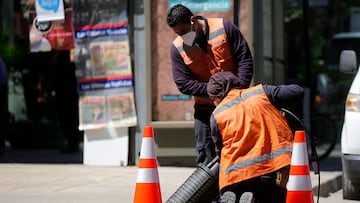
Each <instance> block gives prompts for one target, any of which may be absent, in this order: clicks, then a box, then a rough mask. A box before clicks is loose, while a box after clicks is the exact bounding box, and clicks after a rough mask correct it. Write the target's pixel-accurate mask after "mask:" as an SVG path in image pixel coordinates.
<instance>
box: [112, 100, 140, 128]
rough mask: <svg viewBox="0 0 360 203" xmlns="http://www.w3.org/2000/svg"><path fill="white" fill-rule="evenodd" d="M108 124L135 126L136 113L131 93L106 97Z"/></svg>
mask: <svg viewBox="0 0 360 203" xmlns="http://www.w3.org/2000/svg"><path fill="white" fill-rule="evenodd" d="M107 102H108V106H109V116H110V122H111V123H112V125H114V126H129V125H130V126H131V125H136V112H135V102H134V96H133V93H125V94H120V95H114V96H109V97H107Z"/></svg>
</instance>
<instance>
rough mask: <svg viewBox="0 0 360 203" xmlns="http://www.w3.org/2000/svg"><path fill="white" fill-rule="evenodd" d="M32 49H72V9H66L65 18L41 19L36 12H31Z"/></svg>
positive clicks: (44, 50) (32, 50)
mask: <svg viewBox="0 0 360 203" xmlns="http://www.w3.org/2000/svg"><path fill="white" fill-rule="evenodd" d="M30 22H31V24H30V27H29V39H30V51H31V52H46V51H51V50H70V49H72V48H74V29H73V24H72V9H66V17H65V20H62V21H42V22H40V21H39V16H38V15H37V13H36V12H33V11H32V12H30Z"/></svg>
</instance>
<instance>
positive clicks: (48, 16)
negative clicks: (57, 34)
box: [35, 0, 65, 22]
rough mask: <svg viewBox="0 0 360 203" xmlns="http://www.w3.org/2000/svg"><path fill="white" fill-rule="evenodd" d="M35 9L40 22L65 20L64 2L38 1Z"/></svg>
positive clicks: (55, 0) (54, 0) (58, 0)
mask: <svg viewBox="0 0 360 203" xmlns="http://www.w3.org/2000/svg"><path fill="white" fill-rule="evenodd" d="M35 9H36V15H37V21H38V22H44V21H55V20H64V19H65V12H64V3H63V0H36V1H35Z"/></svg>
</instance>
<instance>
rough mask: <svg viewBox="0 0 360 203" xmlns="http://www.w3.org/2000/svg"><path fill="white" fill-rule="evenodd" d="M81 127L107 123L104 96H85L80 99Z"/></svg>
mask: <svg viewBox="0 0 360 203" xmlns="http://www.w3.org/2000/svg"><path fill="white" fill-rule="evenodd" d="M79 103H80V104H79V107H80V129H85V128H86V129H89V128H98V127H103V126H105V123H106V106H105V105H106V102H105V97H104V96H84V97H80V99H79Z"/></svg>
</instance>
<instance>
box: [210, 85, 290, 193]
mask: <svg viewBox="0 0 360 203" xmlns="http://www.w3.org/2000/svg"><path fill="white" fill-rule="evenodd" d="M213 115H214V117H215V120H216V123H217V125H218V127H219V132H220V134H221V137H222V143H223V148H222V150H221V159H220V171H219V187H220V189H222V188H224V187H225V186H227V185H232V184H234V183H238V182H241V181H244V180H247V179H251V178H254V177H258V176H261V175H265V174H268V173H271V172H275V171H277V170H279V169H281V168H283V167H285V166H288V165H290V161H291V153H292V144H293V136H292V132H291V129H290V127H289V125H288V123H287V121H286V119H285V118H284V116H283V115H282V114H281V113H280V111H279V110H278V109H276V108H275V107H274V106H273V105H272V104H271V102H270V100H269V99H268V98H267V96H266V94H265V92H264V89H263V87H262V85H257V86H254V87H250V88H248V89H243V90H240V89H236V90H231V91H230V92H229V93H228V95H227V97H225V99H224V100H223V101H222V102H221V103H220V104H219V105H218V106H217V107H216V109H215V111H214V112H213Z"/></svg>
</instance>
